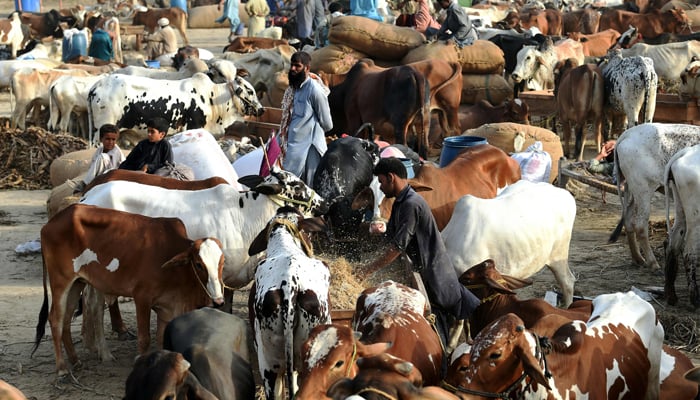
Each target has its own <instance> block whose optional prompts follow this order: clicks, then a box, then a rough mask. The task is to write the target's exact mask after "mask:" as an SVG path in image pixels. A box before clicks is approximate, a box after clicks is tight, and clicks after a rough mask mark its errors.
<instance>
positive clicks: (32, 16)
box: [19, 10, 78, 39]
mask: <svg viewBox="0 0 700 400" xmlns="http://www.w3.org/2000/svg"><path fill="white" fill-rule="evenodd" d="M19 17H20V20H21V21H22V23H23V24H25V25H29V27H30V30H31V33H32V36H33V37H35V38H36V39H41V38H45V37H48V36H53V37H54V38H55V39H60V38H62V37H63V28H61V25H60V24H61V23H62V22H63V23H66V25H67V26H68V27H73V26H75V24H76V22H77V21H78V20H77V19H76V18H75V17H72V16H70V17H69V16H63V15H61V14H60V13H59V12H58V11H57V10H51V11H49V12H45V13H28V12H20V16H19Z"/></svg>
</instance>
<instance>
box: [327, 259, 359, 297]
mask: <svg viewBox="0 0 700 400" xmlns="http://www.w3.org/2000/svg"><path fill="white" fill-rule="evenodd" d="M323 261H325V262H326V264H328V268H329V269H330V271H331V288H330V297H331V303H332V304H333V309H334V310H343V309H353V310H354V309H355V301H356V300H357V297H358V296H359V295H360V293H362V291H363V290H365V287H364V286H363V285H362V283H361V282H360V281H359V280H358V279H357V278H356V277H355V275H354V274H353V266H352V264H350V263H349V262H348V261H347V260H346V259H345V257H339V258H336V259H334V260H330V259H324V260H323Z"/></svg>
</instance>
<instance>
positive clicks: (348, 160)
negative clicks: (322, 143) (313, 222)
mask: <svg viewBox="0 0 700 400" xmlns="http://www.w3.org/2000/svg"><path fill="white" fill-rule="evenodd" d="M378 160H379V146H377V145H376V144H375V143H374V142H370V141H368V140H364V139H359V138H356V137H352V136H347V137H343V138H340V139H337V140H334V141H333V142H331V144H330V145H329V146H328V150H326V153H325V154H324V155H323V157H322V158H321V161H320V163H319V165H318V167H317V169H316V174H315V175H314V181H313V188H314V190H315V191H316V193H318V195H319V196H321V197H323V198H324V199H326V200H327V201H328V202H329V203H330V209H329V212H328V214H327V216H328V225H329V226H330V227H331V232H332V234H333V235H334V236H341V237H345V236H346V235H352V234H354V233H357V232H358V231H357V229H358V227H359V225H360V222H362V211H353V210H352V209H351V208H350V205H351V203H352V199H353V198H355V196H356V195H357V194H358V193H359V192H360V191H361V190H362V189H364V188H366V187H367V186H369V184H370V182H371V181H372V169H373V168H374V165H375V164H376V163H377V161H378Z"/></svg>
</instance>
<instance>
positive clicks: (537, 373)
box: [514, 331, 552, 390]
mask: <svg viewBox="0 0 700 400" xmlns="http://www.w3.org/2000/svg"><path fill="white" fill-rule="evenodd" d="M523 332H524V331H523ZM514 352H515V354H516V355H517V356H518V358H519V359H520V362H521V363H522V364H523V370H525V373H526V374H527V375H528V376H529V377H530V378H532V379H533V380H534V381H535V382H537V383H539V384H540V385H542V386H544V387H546V388H547V390H551V389H552V388H551V387H550V386H549V383H548V382H547V378H545V376H544V374H543V373H542V368H541V367H540V363H539V362H538V361H537V359H536V358H535V357H534V356H533V355H532V354H531V353H530V351H529V349H528V350H525V349H523V348H522V346H516V347H515V349H514Z"/></svg>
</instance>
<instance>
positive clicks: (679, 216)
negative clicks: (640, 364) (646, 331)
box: [664, 145, 700, 308]
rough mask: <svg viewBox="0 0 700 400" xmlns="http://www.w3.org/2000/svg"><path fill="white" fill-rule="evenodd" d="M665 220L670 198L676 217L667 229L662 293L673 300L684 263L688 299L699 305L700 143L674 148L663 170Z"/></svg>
mask: <svg viewBox="0 0 700 400" xmlns="http://www.w3.org/2000/svg"><path fill="white" fill-rule="evenodd" d="M664 189H665V190H664V192H665V193H666V223H667V225H670V218H669V212H670V201H669V200H670V199H673V202H674V204H675V219H674V222H673V226H672V227H671V226H669V229H668V244H667V245H666V283H665V285H664V293H666V300H667V301H668V303H669V304H676V303H677V302H678V298H677V296H676V288H675V285H674V282H675V281H676V273H677V271H678V266H679V264H680V265H683V266H684V267H685V275H686V279H687V282H688V289H689V291H690V303H691V304H692V305H693V306H694V307H696V308H697V307H700V292H698V283H697V268H698V262H700V202H698V199H700V145H695V146H692V147H686V148H685V149H683V150H681V151H679V152H677V153H676V154H675V155H674V156H673V157H671V160H670V161H669V162H668V164H667V165H666V171H665V172H664Z"/></svg>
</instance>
